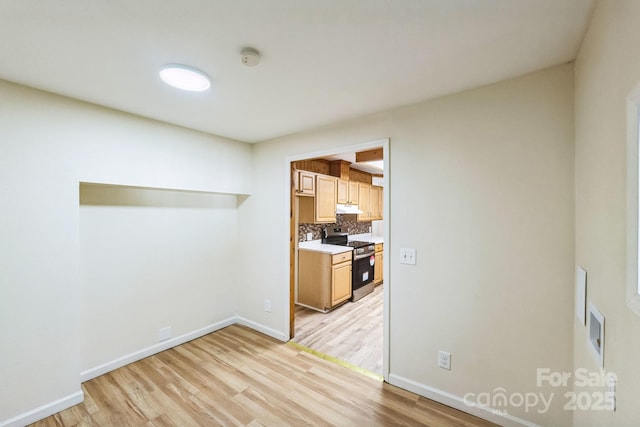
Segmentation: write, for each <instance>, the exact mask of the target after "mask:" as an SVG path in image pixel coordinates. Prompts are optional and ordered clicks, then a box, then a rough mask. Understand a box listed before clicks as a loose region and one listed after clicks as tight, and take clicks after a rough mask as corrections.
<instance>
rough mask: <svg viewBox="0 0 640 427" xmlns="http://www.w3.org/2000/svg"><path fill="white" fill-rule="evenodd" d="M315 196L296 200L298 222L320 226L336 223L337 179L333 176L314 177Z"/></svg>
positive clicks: (318, 175)
mask: <svg viewBox="0 0 640 427" xmlns="http://www.w3.org/2000/svg"><path fill="white" fill-rule="evenodd" d="M314 178H315V180H314V187H315V196H313V197H300V198H299V199H298V206H299V212H298V222H300V223H301V224H322V223H333V222H336V198H337V189H338V179H337V178H335V177H333V176H328V175H320V174H317V175H315V176H314Z"/></svg>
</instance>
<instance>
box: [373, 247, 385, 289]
mask: <svg viewBox="0 0 640 427" xmlns="http://www.w3.org/2000/svg"><path fill="white" fill-rule="evenodd" d="M374 256H375V264H374V266H375V267H374V269H373V283H374V284H375V285H376V286H377V285H380V284H382V278H383V274H382V264H383V261H384V252H383V244H382V243H378V244H376V252H375V255H374Z"/></svg>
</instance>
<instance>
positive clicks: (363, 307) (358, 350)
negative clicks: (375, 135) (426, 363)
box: [288, 139, 390, 379]
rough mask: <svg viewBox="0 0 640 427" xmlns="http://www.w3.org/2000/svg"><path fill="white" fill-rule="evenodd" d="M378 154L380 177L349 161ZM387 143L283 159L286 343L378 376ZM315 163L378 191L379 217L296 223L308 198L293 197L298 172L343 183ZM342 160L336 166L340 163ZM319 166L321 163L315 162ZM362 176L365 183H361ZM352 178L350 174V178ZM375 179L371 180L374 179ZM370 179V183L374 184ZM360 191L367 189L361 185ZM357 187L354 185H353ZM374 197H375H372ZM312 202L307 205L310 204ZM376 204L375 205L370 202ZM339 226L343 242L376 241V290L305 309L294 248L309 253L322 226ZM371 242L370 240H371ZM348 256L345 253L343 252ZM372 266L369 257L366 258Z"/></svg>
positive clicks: (383, 370)
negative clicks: (287, 225)
mask: <svg viewBox="0 0 640 427" xmlns="http://www.w3.org/2000/svg"><path fill="white" fill-rule="evenodd" d="M376 150H377V151H379V152H380V153H381V157H382V158H381V159H374V160H378V163H379V167H381V169H382V171H381V173H375V172H376V170H375V169H373V170H369V172H363V173H362V176H364V178H362V179H361V177H360V176H359V175H358V174H359V173H360V172H359V171H362V170H365V171H366V170H367V168H366V165H367V164H366V163H364V160H363V158H362V157H359V158H358V159H357V160H358V161H357V162H356V161H353V160H356V159H349V157H348V156H354V155H355V153H361V154H365V153H372V152H375V151H376ZM388 151H389V141H388V139H384V140H378V141H372V142H369V143H364V144H358V145H354V146H351V147H345V148H339V149H335V150H331V151H327V152H321V153H311V154H309V155H306V156H299V157H298V158H293V159H289V160H290V161H289V165H288V172H289V178H290V183H291V185H290V286H289V321H290V324H289V325H290V337H291V338H292V342H294V343H297V344H299V345H300V346H302V347H305V348H307V349H308V350H309V351H310V352H313V353H315V354H317V355H320V356H321V357H324V358H325V359H330V360H333V361H335V362H338V363H340V364H343V365H346V366H349V367H351V368H352V369H356V370H360V369H362V370H363V371H366V372H371V373H374V374H377V376H379V377H383V378H384V379H387V377H388V359H389V357H388V342H389V339H388V330H389V329H388V323H389V322H388V318H389V314H388V311H389V309H388V304H387V303H386V302H387V301H388V295H389V280H388V277H389V274H388V273H389V271H388V260H387V259H388V257H385V256H384V250H388V248H389V246H390V245H389V227H388V223H389V208H388V206H389V194H388V193H389V191H388V189H389V166H388V159H387V158H388V155H387V153H388ZM317 159H320V160H321V161H323V162H324V163H325V164H326V163H327V162H331V163H332V164H333V166H335V165H336V163H337V164H340V163H342V167H343V168H344V162H347V163H350V164H351V165H352V166H354V167H353V168H352V169H353V170H354V171H355V173H354V172H352V174H351V178H353V180H361V181H363V182H365V184H366V185H369V186H371V187H374V188H375V189H376V190H377V189H378V188H379V189H380V213H379V217H375V216H372V220H371V221H367V220H366V219H363V218H361V215H358V217H356V216H355V215H341V214H337V215H335V216H336V220H335V222H328V223H326V222H322V223H320V224H318V223H316V224H309V223H308V222H309V221H308V220H307V221H304V222H300V221H299V218H300V200H303V201H304V203H306V204H309V203H310V201H311V199H309V198H305V197H304V196H300V195H298V193H297V192H298V191H299V190H300V189H299V188H297V187H298V182H297V179H298V171H299V170H307V171H308V172H311V173H316V174H320V175H321V176H322V175H324V174H327V175H332V176H335V177H339V178H340V179H341V180H343V181H344V178H345V176H344V170H343V173H342V175H340V174H339V173H336V171H335V170H334V171H330V170H329V169H328V168H327V167H326V166H322V165H320V166H319V167H318V165H317V164H316V165H314V162H313V161H312V160H317ZM340 161H342V162H340ZM321 163H322V162H321ZM367 174H368V179H369V182H368V183H366V175H367ZM354 175H356V176H355V177H354ZM374 175H375V176H374ZM374 179H375V181H374ZM366 185H365V188H368V187H366ZM356 187H357V186H356ZM376 194H377V193H376ZM311 202H312V201H311ZM376 203H377V202H376ZM327 225H328V226H330V227H332V228H335V227H338V228H341V229H342V230H343V231H344V232H346V233H348V234H349V240H352V239H351V238H352V237H354V240H355V239H356V238H357V240H366V241H372V242H373V240H375V242H377V243H379V244H378V245H376V250H377V251H376V255H375V261H376V265H377V269H376V273H377V274H376V276H377V277H376V286H375V287H373V292H371V293H370V294H367V295H366V296H365V297H363V298H362V299H359V300H357V301H353V302H352V301H338V302H339V304H337V305H335V306H331V307H329V308H327V307H324V306H323V307H317V306H316V307H310V306H308V305H305V304H304V303H301V302H300V301H298V299H297V297H298V295H297V291H298V275H299V271H298V267H299V262H298V254H299V249H302V250H303V251H305V250H309V248H308V246H306V247H305V245H307V244H308V243H309V241H312V242H311V243H313V244H315V243H317V244H320V243H321V231H320V230H321V229H322V227H323V226H327ZM373 238H375V239H373ZM378 250H379V252H378ZM349 254H350V253H349ZM372 262H373V256H372Z"/></svg>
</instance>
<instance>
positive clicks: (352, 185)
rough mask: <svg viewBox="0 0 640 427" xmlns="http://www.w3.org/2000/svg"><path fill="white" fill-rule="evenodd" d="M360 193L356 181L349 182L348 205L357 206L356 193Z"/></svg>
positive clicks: (357, 197)
mask: <svg viewBox="0 0 640 427" xmlns="http://www.w3.org/2000/svg"><path fill="white" fill-rule="evenodd" d="M359 191H360V186H359V185H358V182H357V181H349V204H350V205H357V204H358V199H359V196H358V192H359Z"/></svg>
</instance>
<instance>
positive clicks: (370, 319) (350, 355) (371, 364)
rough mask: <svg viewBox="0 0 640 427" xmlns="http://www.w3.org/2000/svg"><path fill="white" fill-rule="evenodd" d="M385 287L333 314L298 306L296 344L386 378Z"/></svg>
mask: <svg viewBox="0 0 640 427" xmlns="http://www.w3.org/2000/svg"><path fill="white" fill-rule="evenodd" d="M383 286H384V285H380V286H377V287H376V288H375V289H374V291H373V292H372V293H371V294H369V295H367V296H366V297H364V298H362V299H361V300H359V301H356V302H354V303H352V302H347V303H346V304H343V305H341V306H340V307H338V308H336V309H334V310H332V311H330V312H329V313H320V312H318V311H315V310H311V309H309V308H306V307H301V306H296V312H295V315H296V319H295V325H296V333H295V337H294V338H293V341H294V342H296V343H298V344H300V345H302V346H304V347H308V348H310V349H312V350H316V351H318V352H320V353H324V354H326V355H329V356H332V357H335V358H336V359H340V360H343V361H345V362H348V363H350V364H352V365H356V366H358V367H360V368H363V369H366V370H368V371H371V372H375V373H377V374H380V375H382V333H383V332H382V331H383V318H382V307H383V292H382V289H383Z"/></svg>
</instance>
